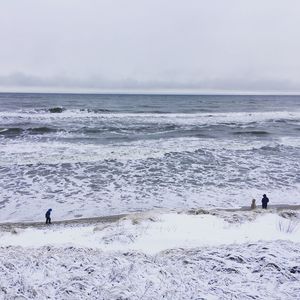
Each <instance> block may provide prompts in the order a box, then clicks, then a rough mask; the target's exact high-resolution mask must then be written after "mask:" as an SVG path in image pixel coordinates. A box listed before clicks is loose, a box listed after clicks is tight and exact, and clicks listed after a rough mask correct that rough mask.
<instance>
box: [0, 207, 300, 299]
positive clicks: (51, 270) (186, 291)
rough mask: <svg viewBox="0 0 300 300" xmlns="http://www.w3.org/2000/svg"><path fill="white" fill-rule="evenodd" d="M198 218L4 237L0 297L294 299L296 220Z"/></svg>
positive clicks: (290, 215) (0, 236) (134, 218)
mask: <svg viewBox="0 0 300 300" xmlns="http://www.w3.org/2000/svg"><path fill="white" fill-rule="evenodd" d="M197 213H198V214H183V213H181V214H178V213H163V214H157V213H143V214H134V215H130V216H128V217H126V218H123V219H121V220H120V221H118V222H116V223H110V224H101V223H98V224H94V225H91V224H89V225H76V226H68V227H65V226H62V225H59V226H52V227H41V228H27V229H20V228H15V229H13V230H12V231H2V232H0V299H15V298H14V297H15V296H20V298H16V299H31V298H34V299H46V298H47V295H48V296H49V297H50V298H51V299H299V295H300V250H299V249H300V247H299V246H300V226H299V220H300V214H299V212H297V211H283V212H280V213H277V212H274V211H273V212H270V211H267V212H265V211H261V210H257V211H255V212H252V211H251V212H238V213H231V212H220V211H219V212H216V211H214V212H213V213H209V214H207V212H205V211H198V212H197ZM21 296H22V297H23V298H22V297H21Z"/></svg>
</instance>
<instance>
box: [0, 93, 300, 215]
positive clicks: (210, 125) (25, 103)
mask: <svg viewBox="0 0 300 300" xmlns="http://www.w3.org/2000/svg"><path fill="white" fill-rule="evenodd" d="M299 170H300V97H299V96H175V95H172V96H171V95H169V96H168V95H78V94H77V95H75V94H74V95H73V94H5V93H2V94H0V220H1V221H17V220H18V221H21V220H39V219H43V218H44V213H45V210H46V209H48V208H50V207H51V208H52V209H53V216H54V217H55V218H56V219H63V218H73V217H91V216H101V215H110V214H118V213H124V212H131V211H144V210H149V209H161V208H167V209H170V208H176V209H177V208H183V209H185V208H186V209H188V208H197V207H206V208H207V207H227V208H228V207H237V206H242V205H250V202H251V199H252V198H256V199H257V201H258V203H259V202H260V199H261V196H262V194H263V193H267V195H268V196H269V198H270V201H271V203H273V204H275V203H285V204H295V203H299V199H300V172H299Z"/></svg>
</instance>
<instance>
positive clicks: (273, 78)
mask: <svg viewBox="0 0 300 300" xmlns="http://www.w3.org/2000/svg"><path fill="white" fill-rule="evenodd" d="M0 1H1V0H0ZM0 3H1V9H0V40H1V47H0V91H1V90H7V89H11V90H14V89H18V90H22V89H25V88H26V89H29V88H31V89H32V90H34V89H40V88H51V89H52V90H55V89H57V90H59V89H63V88H66V89H70V90H72V89H73V90H76V89H82V90H86V89H95V90H99V91H100V92H101V90H102V89H119V90H122V89H132V90H140V89H143V90H145V89H146V90H147V89H149V90H154V89H155V90H159V89H174V90H179V89H184V90H188V89H192V90H207V89H208V90H237V91H257V90H262V91H282V92H284V91H288V92H295V91H296V92H298V91H299V90H300V59H299V53H300V39H299V38H298V37H299V36H300V19H299V15H300V2H299V1H298V0H285V1H282V0H264V1H261V0H245V1H239V0H226V1H220V0H209V1H208V0H188V1H180V0H152V1H147V0H128V1H123V0H43V1H40V0H27V1H18V0H10V1H1V2H0Z"/></svg>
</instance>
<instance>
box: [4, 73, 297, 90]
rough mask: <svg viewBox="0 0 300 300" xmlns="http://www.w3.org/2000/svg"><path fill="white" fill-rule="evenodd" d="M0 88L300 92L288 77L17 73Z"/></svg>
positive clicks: (5, 80)
mask: <svg viewBox="0 0 300 300" xmlns="http://www.w3.org/2000/svg"><path fill="white" fill-rule="evenodd" d="M0 87H5V88H7V87H21V88H22V87H23V88H31V89H34V88H36V89H37V90H38V89H39V88H42V89H46V90H47V88H48V89H50V90H51V89H53V88H54V89H55V88H59V89H62V90H64V89H66V90H68V89H69V90H72V89H75V90H76V89H79V90H81V91H85V90H86V91H88V90H98V91H100V92H101V90H116V91H118V90H131V89H132V90H137V91H138V90H149V91H151V90H162V91H163V90H172V89H175V90H183V91H184V90H195V91H201V90H202V91H206V90H209V91H213V90H215V91H257V92H259V91H262V92H268V91H283V92H284V91H286V92H289V91H290V92H299V91H300V84H299V82H298V83H295V82H291V81H289V80H278V79H273V80H271V79H258V78H230V79H228V78H213V79H203V80H199V81H196V80H192V81H186V82H184V81H183V82H179V81H168V80H153V81H138V80H136V79H129V78H128V79H123V80H108V79H104V78H100V77H89V78H86V79H76V78H69V77H64V76H56V77H38V76H33V75H26V74H23V73H15V74H11V75H8V76H0Z"/></svg>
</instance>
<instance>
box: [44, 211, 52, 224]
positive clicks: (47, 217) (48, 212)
mask: <svg viewBox="0 0 300 300" xmlns="http://www.w3.org/2000/svg"><path fill="white" fill-rule="evenodd" d="M51 211H52V208H49V209H48V210H47V212H46V214H45V217H46V224H51V217H50V215H51Z"/></svg>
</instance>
